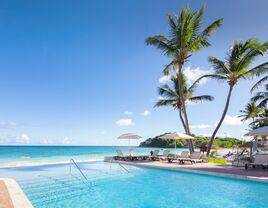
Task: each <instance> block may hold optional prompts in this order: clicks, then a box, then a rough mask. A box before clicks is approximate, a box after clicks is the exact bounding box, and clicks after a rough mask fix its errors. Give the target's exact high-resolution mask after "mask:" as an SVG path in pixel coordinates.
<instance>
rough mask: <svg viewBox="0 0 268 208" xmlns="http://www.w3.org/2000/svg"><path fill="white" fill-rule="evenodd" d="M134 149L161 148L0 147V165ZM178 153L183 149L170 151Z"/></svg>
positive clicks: (146, 151) (87, 157)
mask: <svg viewBox="0 0 268 208" xmlns="http://www.w3.org/2000/svg"><path fill="white" fill-rule="evenodd" d="M130 148H131V149H135V151H136V152H137V153H138V154H149V153H150V151H152V150H155V149H159V150H163V148H144V147H125V146H0V164H1V163H9V162H62V161H69V160H70V158H73V159H75V160H100V159H103V158H104V156H112V155H116V150H118V149H120V150H123V151H124V153H128V150H129V149H130ZM170 150H171V152H174V153H179V152H181V151H182V150H183V149H176V150H175V149H170Z"/></svg>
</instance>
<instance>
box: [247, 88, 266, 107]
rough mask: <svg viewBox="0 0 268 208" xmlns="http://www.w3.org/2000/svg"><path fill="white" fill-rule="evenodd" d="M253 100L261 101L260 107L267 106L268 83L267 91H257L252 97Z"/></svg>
mask: <svg viewBox="0 0 268 208" xmlns="http://www.w3.org/2000/svg"><path fill="white" fill-rule="evenodd" d="M251 101H252V102H259V105H258V106H260V107H266V106H267V103H268V84H266V85H265V91H260V92H257V93H256V94H255V95H254V96H253V97H252V98H251Z"/></svg>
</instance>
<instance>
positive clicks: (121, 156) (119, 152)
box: [114, 150, 127, 160]
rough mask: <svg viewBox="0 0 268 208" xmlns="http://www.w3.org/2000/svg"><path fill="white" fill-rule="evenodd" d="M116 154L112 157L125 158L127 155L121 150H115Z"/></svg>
mask: <svg viewBox="0 0 268 208" xmlns="http://www.w3.org/2000/svg"><path fill="white" fill-rule="evenodd" d="M116 153H117V156H115V157H114V159H115V160H127V156H125V155H124V153H123V151H122V150H116Z"/></svg>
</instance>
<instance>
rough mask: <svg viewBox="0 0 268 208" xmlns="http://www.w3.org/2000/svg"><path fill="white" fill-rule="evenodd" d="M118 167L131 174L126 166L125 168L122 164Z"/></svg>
mask: <svg viewBox="0 0 268 208" xmlns="http://www.w3.org/2000/svg"><path fill="white" fill-rule="evenodd" d="M118 165H119V166H120V167H121V168H123V169H124V170H125V171H126V172H128V173H129V172H130V171H129V170H128V169H127V168H126V167H125V166H123V165H122V164H121V163H118Z"/></svg>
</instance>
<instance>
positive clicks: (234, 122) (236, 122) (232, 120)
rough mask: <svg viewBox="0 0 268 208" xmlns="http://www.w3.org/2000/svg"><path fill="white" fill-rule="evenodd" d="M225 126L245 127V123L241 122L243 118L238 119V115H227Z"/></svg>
mask: <svg viewBox="0 0 268 208" xmlns="http://www.w3.org/2000/svg"><path fill="white" fill-rule="evenodd" d="M223 124H224V125H229V126H240V125H243V122H242V121H241V118H239V117H238V115H235V116H230V115H226V116H225V118H224V121H223Z"/></svg>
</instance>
